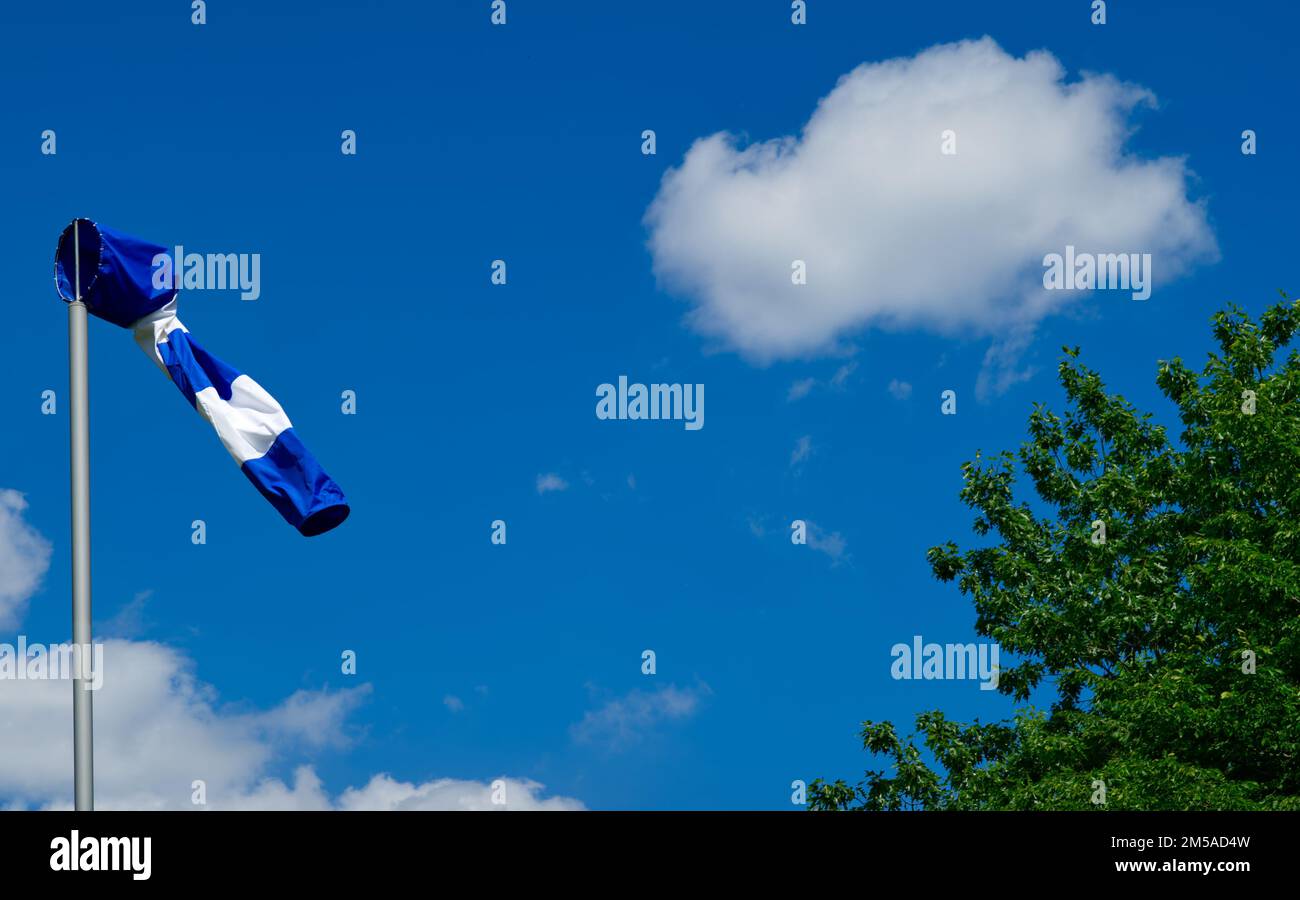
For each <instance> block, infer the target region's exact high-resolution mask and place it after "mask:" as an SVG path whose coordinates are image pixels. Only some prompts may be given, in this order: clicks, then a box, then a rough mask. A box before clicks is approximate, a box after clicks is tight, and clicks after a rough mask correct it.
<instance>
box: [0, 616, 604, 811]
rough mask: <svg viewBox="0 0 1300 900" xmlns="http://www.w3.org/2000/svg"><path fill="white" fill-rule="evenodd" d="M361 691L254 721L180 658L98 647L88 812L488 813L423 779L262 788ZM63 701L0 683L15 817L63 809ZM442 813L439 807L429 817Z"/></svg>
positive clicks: (164, 650) (450, 788)
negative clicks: (100, 667) (198, 796)
mask: <svg viewBox="0 0 1300 900" xmlns="http://www.w3.org/2000/svg"><path fill="white" fill-rule="evenodd" d="M369 693H370V687H369V685H362V686H361V687H357V688H351V689H347V690H338V691H298V692H296V693H294V694H293V695H292V696H290V697H289V698H288V699H286V700H285V701H283V702H282V703H280V704H278V705H276V706H274V707H272V708H270V709H267V710H260V711H252V712H249V711H243V710H239V709H234V710H231V709H228V708H224V707H221V706H219V705H218V703H217V694H216V691H215V690H214V689H213V688H212V687H211V686H210V685H206V684H203V683H202V682H200V681H198V680H197V679H196V678H195V676H194V666H193V663H192V662H191V661H190V660H189V659H188V658H186V657H185V656H184V655H182V654H181V653H180V651H178V650H176V649H174V648H171V647H167V646H164V645H162V644H157V643H152V642H146V641H120V640H110V641H106V642H105V646H104V684H103V687H102V688H101V689H100V690H98V691H97V692H96V693H95V794H96V797H95V804H96V806H97V807H98V808H101V809H193V808H194V806H193V804H192V802H191V793H192V788H191V784H192V782H193V781H194V780H196V779H201V780H203V781H204V782H205V783H206V791H207V806H208V808H210V809H362V808H364V809H396V808H419V809H435V808H436V809H468V808H480V807H482V808H500V807H499V806H498V807H491V806H490V797H489V789H490V784H489V783H487V782H476V781H464V780H455V779H447V778H441V779H435V780H432V781H429V782H426V783H424V784H419V785H412V784H400V783H398V782H394V781H393V780H392V779H391V778H390V777H389V776H388V775H383V774H380V775H376V776H374V777H372V778H371V780H370V781H369V783H367V784H366V785H365V786H364V787H362V788H359V789H355V788H352V789H348V790H346V791H344V792H343V793H342V794H340V795H339V796H338V797H337V798H332V797H330V796H329V794H328V793H327V792H326V791H325V789H324V787H323V786H322V785H321V783H320V779H319V778H318V777H317V775H316V772H315V769H314V768H313V767H312V766H311V765H309V764H306V763H299V764H298V765H296V767H295V769H294V776H293V778H292V780H291V782H289V783H286V782H285V781H283V780H281V779H279V778H276V777H274V776H273V774H272V772H273V771H274V768H275V767H277V766H279V765H286V764H287V765H292V764H293V757H294V756H295V755H296V754H298V753H299V752H300V751H302V750H319V749H322V748H333V749H343V748H346V747H348V746H350V745H351V743H352V737H351V735H350V733H349V732H350V729H349V727H348V725H347V718H348V716H349V714H350V713H351V712H352V711H353V710H355V709H356V708H357V706H358V705H359V704H360V703H362V702H363V701H364V700H365V698H366V697H367V695H368V694H369ZM71 720H72V690H71V688H70V686H69V685H68V682H66V681H16V680H2V681H0V724H2V726H3V729H4V731H5V733H7V734H21V735H22V736H23V739H22V740H21V741H12V742H10V743H9V745H8V747H7V748H6V750H5V752H4V753H3V754H0V798H4V799H5V801H6V802H7V804H9V805H16V806H20V807H32V806H36V807H52V808H64V807H67V806H69V805H70V798H71V796H72V764H71V760H72V728H71ZM505 780H506V781H507V782H508V787H507V801H508V805H509V808H512V809H515V808H523V809H529V808H552V807H554V808H566V809H568V808H581V806H582V804H581V803H579V802H578V801H576V800H573V799H570V798H565V797H551V798H545V799H544V798H542V797H541V796H540V795H539V791H540V790H541V787H542V786H541V785H539V784H536V783H535V782H531V781H528V780H526V779H523V780H520V779H505ZM437 804H442V805H437Z"/></svg>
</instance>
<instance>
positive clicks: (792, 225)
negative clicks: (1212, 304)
mask: <svg viewBox="0 0 1300 900" xmlns="http://www.w3.org/2000/svg"><path fill="white" fill-rule="evenodd" d="M1153 100H1154V98H1153V97H1152V95H1151V94H1150V93H1149V92H1147V91H1146V90H1144V89H1142V88H1140V87H1136V86H1133V85H1129V84H1125V83H1122V82H1120V81H1118V80H1116V79H1115V78H1113V77H1110V76H1106V75H1086V76H1085V77H1083V78H1082V79H1081V80H1078V81H1074V82H1068V83H1067V81H1066V80H1065V72H1064V70H1063V69H1062V66H1061V64H1060V63H1059V62H1058V61H1057V60H1056V59H1055V58H1054V57H1053V56H1052V55H1051V54H1050V53H1047V52H1035V53H1030V54H1028V55H1027V56H1025V57H1024V58H1016V57H1013V56H1011V55H1009V54H1007V53H1006V52H1005V51H1003V50H1002V49H1001V48H1000V47H999V46H998V45H997V44H996V43H995V42H994V41H993V40H992V39H990V38H984V39H982V40H979V41H966V42H962V43H958V44H947V45H942V46H937V47H933V48H931V49H929V50H926V51H924V52H922V53H920V54H918V55H917V56H915V57H910V58H904V59H893V60H889V61H886V62H881V63H871V64H866V65H862V66H859V67H858V68H857V69H854V70H853V71H852V72H850V73H849V74H848V75H845V76H844V77H843V78H841V79H840V81H839V83H838V84H837V85H836V86H835V89H834V90H832V91H831V93H830V94H828V95H827V96H826V97H824V98H823V99H822V100H821V102H820V103H819V104H818V105H817V109H816V111H815V112H814V113H813V115H812V117H811V118H810V119H809V120H808V122H807V124H806V125H805V127H804V129H803V133H802V135H801V136H799V137H798V138H795V137H784V138H779V139H775V140H768V141H764V142H761V143H754V144H750V145H748V146H741V145H740V144H739V143H738V141H737V139H736V138H734V137H732V136H729V135H727V134H715V135H712V136H710V137H705V138H702V139H700V140H698V141H696V142H695V144H694V145H693V146H692V147H691V148H690V150H689V152H688V153H687V154H686V157H685V159H684V160H683V161H682V163H681V165H680V166H678V167H677V168H675V169H672V170H670V171H669V172H668V173H667V174H666V175H665V176H664V179H663V183H662V185H661V187H660V190H659V193H658V195H657V196H656V197H655V199H654V201H653V203H652V204H651V206H650V208H649V210H648V211H647V213H646V223H647V226H648V228H649V230H650V250H651V253H652V255H653V258H654V267H655V271H656V274H657V275H658V276H659V277H660V279H661V280H662V281H663V282H664V283H665V284H666V285H667V286H669V287H671V288H673V289H675V290H677V291H680V292H681V293H683V294H685V295H686V296H687V297H689V298H690V300H691V301H692V302H693V304H694V308H693V310H692V312H691V315H690V322H691V323H692V325H693V326H694V327H695V328H696V329H697V330H699V331H700V332H702V333H704V334H707V335H710V336H712V337H715V338H719V339H721V340H722V342H723V343H725V344H726V345H728V346H730V347H732V348H734V349H736V350H738V351H740V352H741V353H743V354H745V355H746V356H748V357H750V358H752V359H754V360H756V361H759V362H766V361H769V360H772V359H778V358H790V357H806V356H811V355H815V354H818V353H821V352H826V351H833V350H836V349H839V348H840V346H841V345H842V343H843V341H844V339H845V338H846V337H847V336H850V335H852V334H853V333H854V332H855V331H856V330H858V329H861V328H863V327H867V326H878V327H882V328H922V329H927V330H931V331H934V332H938V333H941V334H970V333H977V334H987V335H997V336H999V342H998V343H997V344H996V345H995V347H994V350H993V352H991V353H990V355H989V357H988V359H987V364H988V368H990V369H992V370H994V374H995V377H996V378H997V379H999V380H1000V381H1001V382H1002V383H1003V384H1005V383H1006V382H1007V381H1008V380H1010V379H1012V378H1014V374H1013V367H1014V363H1015V358H1016V356H1017V354H1018V352H1019V350H1020V349H1022V348H1023V346H1024V344H1025V342H1026V340H1027V338H1028V335H1029V334H1031V333H1032V330H1033V326H1034V324H1035V323H1036V322H1038V321H1039V320H1041V318H1042V317H1043V316H1045V315H1047V314H1049V313H1050V312H1052V311H1053V310H1054V309H1055V308H1056V307H1057V306H1058V305H1059V304H1061V303H1063V302H1065V297H1064V296H1063V294H1062V293H1061V292H1050V293H1049V292H1047V291H1044V290H1043V289H1042V274H1043V267H1042V262H1043V257H1044V255H1045V254H1047V253H1051V252H1058V253H1059V252H1062V251H1063V250H1064V248H1065V246H1066V244H1073V245H1074V246H1075V247H1077V248H1079V249H1080V250H1087V251H1091V252H1115V253H1119V252H1142V253H1151V254H1153V257H1154V259H1153V269H1154V281H1155V287H1156V291H1157V296H1156V299H1157V300H1158V291H1159V287H1160V285H1161V283H1166V282H1167V281H1168V280H1169V279H1170V278H1173V277H1174V276H1176V275H1177V274H1178V273H1179V272H1181V271H1183V270H1184V269H1185V268H1186V267H1187V266H1188V265H1189V264H1190V263H1192V262H1194V261H1196V260H1198V259H1202V258H1213V257H1214V256H1215V255H1216V253H1217V250H1216V245H1215V242H1214V238H1213V235H1212V233H1211V231H1210V229H1209V227H1208V225H1207V223H1206V218H1205V212H1204V210H1203V208H1202V207H1201V206H1200V205H1199V204H1197V203H1194V202H1192V201H1190V200H1189V199H1188V197H1187V182H1188V179H1189V173H1188V171H1187V169H1186V166H1185V164H1184V161H1183V160H1181V159H1175V158H1161V159H1138V158H1135V157H1134V156H1132V155H1129V154H1126V152H1125V149H1124V145H1125V142H1126V140H1127V137H1128V135H1129V130H1130V126H1129V120H1130V113H1131V112H1132V111H1133V109H1134V108H1135V107H1136V106H1138V105H1140V104H1149V103H1152V102H1153ZM945 131H952V132H954V133H955V135H956V150H957V152H956V154H955V155H945V154H944V153H942V152H941V149H942V147H941V135H942V134H943V133H944V132H945ZM797 259H798V260H803V261H804V262H805V263H806V265H807V283H806V284H803V285H793V284H792V283H791V264H792V261H794V260H797Z"/></svg>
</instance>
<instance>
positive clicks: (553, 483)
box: [537, 472, 569, 494]
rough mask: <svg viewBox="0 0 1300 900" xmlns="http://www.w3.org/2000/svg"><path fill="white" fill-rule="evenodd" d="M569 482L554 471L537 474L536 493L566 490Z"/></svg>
mask: <svg viewBox="0 0 1300 900" xmlns="http://www.w3.org/2000/svg"><path fill="white" fill-rule="evenodd" d="M568 489H569V482H567V481H565V480H564V479H563V478H561V477H560V476H559V475H556V474H555V473H554V472H547V473H545V474H542V475H538V476H537V493H539V494H549V493H551V492H552V491H567V490H568Z"/></svg>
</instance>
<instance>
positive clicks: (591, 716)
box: [569, 681, 713, 751]
mask: <svg viewBox="0 0 1300 900" xmlns="http://www.w3.org/2000/svg"><path fill="white" fill-rule="evenodd" d="M712 693H713V690H712V689H711V688H710V687H709V686H708V685H707V684H705V683H704V682H702V681H701V682H699V683H698V684H697V685H696V686H695V687H686V688H680V687H677V685H675V684H670V685H666V686H665V687H661V688H657V689H655V690H651V691H643V690H641V689H639V688H635V689H633V690H631V691H629V692H628V693H626V694H624V695H623V696H622V697H616V698H614V699H612V700H609V701H607V702H606V703H605V704H604V705H603V706H601V707H600V708H598V709H594V710H589V711H588V712H587V713H586V715H584V716H583V717H582V721H581V722H576V723H574V724H573V725H572V726H570V728H569V735H570V737H572V738H573V741H574V743H578V744H592V745H599V746H602V747H604V748H605V749H607V750H611V751H619V750H625V749H627V748H628V747H631V746H633V745H634V744H639V743H640V742H641V741H643V740H645V739H646V738H647V737H649V736H650V735H652V734H653V733H654V732H655V730H656V729H657V728H658V727H659V726H661V725H662V724H664V723H666V722H681V721H684V720H686V719H689V718H691V717H692V716H694V715H695V714H696V713H697V712H699V710H700V707H701V706H702V704H703V702H704V700H705V698H707V697H709V696H710V695H712Z"/></svg>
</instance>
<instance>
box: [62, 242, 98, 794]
mask: <svg viewBox="0 0 1300 900" xmlns="http://www.w3.org/2000/svg"><path fill="white" fill-rule="evenodd" d="M80 230H81V227H80V224H79V223H78V222H76V221H74V222H73V223H72V248H73V256H74V257H75V259H76V262H75V263H74V265H73V269H74V271H75V272H76V275H75V280H76V284H75V289H76V296H77V299H76V300H75V301H73V302H72V303H69V304H68V391H69V394H70V395H71V396H70V400H71V403H70V405H71V407H72V429H71V431H72V447H71V449H72V453H71V456H72V644H73V646H74V648H77V650H78V652H75V653H74V656H73V658H74V659H76V658H77V657H78V656H79V657H80V660H81V665H80V666H77V667H76V672H75V674H74V677H73V681H72V776H73V778H72V781H73V792H74V794H75V796H76V808H77V810H79V811H80V810H83V809H84V810H92V809H94V808H95V757H94V749H93V745H94V741H93V737H92V732H91V728H92V724H91V723H92V716H91V702H90V701H91V698H92V697H93V696H94V695H93V694H91V692H90V683H89V682H88V681H85V682H84V683H83V679H82V677H81V676H82V675H85V674H89V668H88V667H89V664H90V660H91V659H92V658H93V654H92V653H91V652H90V650H91V643H90V398H89V396H88V395H89V379H88V378H87V375H86V369H87V347H86V304H85V303H83V302H82V301H81V234H80Z"/></svg>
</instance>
